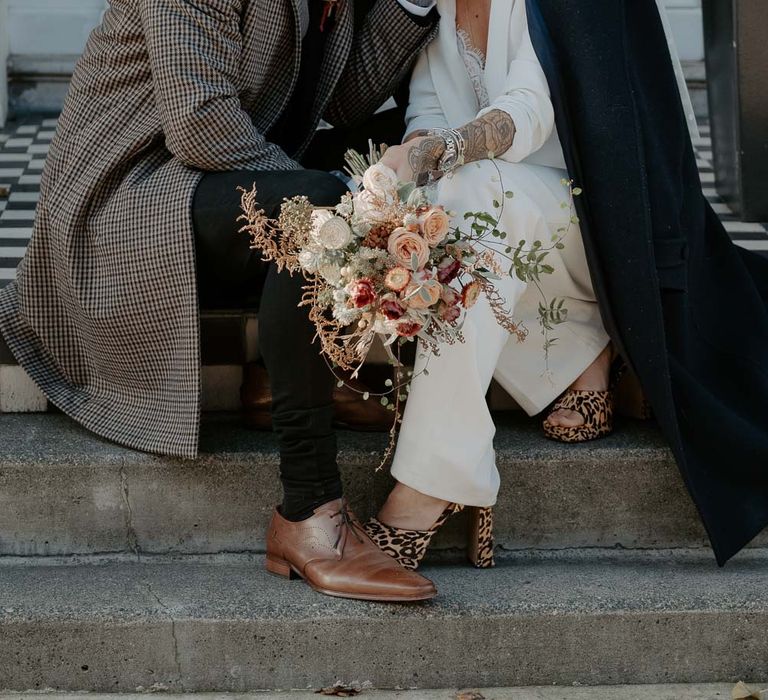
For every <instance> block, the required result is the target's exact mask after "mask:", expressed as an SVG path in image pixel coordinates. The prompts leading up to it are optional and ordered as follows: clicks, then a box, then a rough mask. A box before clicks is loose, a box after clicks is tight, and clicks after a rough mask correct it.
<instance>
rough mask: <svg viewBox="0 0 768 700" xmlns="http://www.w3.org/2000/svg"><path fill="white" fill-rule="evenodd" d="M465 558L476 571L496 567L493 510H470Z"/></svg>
mask: <svg viewBox="0 0 768 700" xmlns="http://www.w3.org/2000/svg"><path fill="white" fill-rule="evenodd" d="M471 511H472V512H471V520H470V523H469V541H468V543H467V556H468V558H469V561H470V562H471V563H472V566H474V567H475V568H476V569H491V568H493V567H494V566H496V559H495V558H494V556H493V549H494V542H493V508H476V507H475V508H472V509H471Z"/></svg>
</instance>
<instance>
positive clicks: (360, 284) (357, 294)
mask: <svg viewBox="0 0 768 700" xmlns="http://www.w3.org/2000/svg"><path fill="white" fill-rule="evenodd" d="M347 292H348V293H349V297H350V299H351V301H352V304H353V305H354V306H355V307H356V308H358V309H362V308H363V307H364V306H368V305H369V304H373V302H374V301H376V290H375V289H374V288H373V282H371V280H369V279H368V278H367V277H363V278H362V279H359V280H355V281H354V282H350V283H349V284H348V285H347Z"/></svg>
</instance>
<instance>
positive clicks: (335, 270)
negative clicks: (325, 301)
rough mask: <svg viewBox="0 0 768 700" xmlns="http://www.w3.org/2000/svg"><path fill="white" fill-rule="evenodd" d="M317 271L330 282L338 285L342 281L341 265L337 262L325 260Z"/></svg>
mask: <svg viewBox="0 0 768 700" xmlns="http://www.w3.org/2000/svg"><path fill="white" fill-rule="evenodd" d="M317 272H318V273H319V274H320V276H321V277H322V278H323V279H324V280H325V281H326V282H328V284H333V285H337V284H339V282H341V267H340V266H339V265H337V264H336V263H329V262H324V263H322V264H321V265H320V266H319V267H318V268H317Z"/></svg>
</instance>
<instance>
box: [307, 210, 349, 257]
mask: <svg viewBox="0 0 768 700" xmlns="http://www.w3.org/2000/svg"><path fill="white" fill-rule="evenodd" d="M312 237H313V238H314V239H315V241H317V243H318V244H319V245H321V246H323V248H325V249H326V250H341V249H342V248H346V247H347V246H348V245H349V244H350V243H351V242H352V229H351V228H350V227H349V224H348V223H347V222H346V221H344V219H342V218H341V217H340V216H331V218H330V219H328V220H327V221H325V222H324V223H323V225H322V226H320V228H319V229H318V230H317V231H316V232H315V233H314V234H313V236H312Z"/></svg>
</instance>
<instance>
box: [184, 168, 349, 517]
mask: <svg viewBox="0 0 768 700" xmlns="http://www.w3.org/2000/svg"><path fill="white" fill-rule="evenodd" d="M254 183H255V184H256V188H257V190H258V193H259V203H260V205H261V206H262V207H263V208H264V210H265V211H266V213H267V215H269V216H273V215H275V214H277V213H278V211H279V207H280V204H281V203H282V201H283V198H285V197H291V196H294V195H297V194H303V195H306V196H307V197H309V199H310V201H311V202H313V203H314V204H316V205H319V206H323V205H333V204H336V203H338V201H339V199H340V198H341V196H342V195H343V194H344V192H346V187H345V186H344V183H343V182H341V180H339V179H338V178H336V177H335V176H333V175H330V174H328V173H326V172H322V171H318V170H298V171H293V172H253V171H232V172H218V173H206V174H205V175H204V176H203V178H202V180H201V181H200V184H199V185H198V187H197V190H196V193H195V197H194V200H193V205H192V220H193V223H194V230H195V240H196V247H197V276H198V289H199V296H200V304H201V306H202V307H203V308H236V309H240V308H243V307H258V309H259V347H260V350H261V355H262V358H263V360H264V364H265V365H266V368H267V372H268V373H269V378H270V383H271V388H272V423H273V426H274V430H275V432H276V433H277V435H278V439H279V443H280V478H281V481H282V484H283V491H284V499H283V508H282V510H283V513H284V514H285V516H286V517H288V518H294V519H301V518H302V517H307V516H308V515H310V514H311V513H312V510H314V508H315V507H317V506H318V505H321V504H323V503H327V502H328V501H331V500H333V499H335V498H339V497H340V496H341V494H342V484H341V477H340V475H339V469H338V466H337V463H336V434H335V432H334V428H333V387H334V381H335V380H334V377H333V374H332V372H331V371H330V370H329V368H328V366H327V365H326V362H325V360H324V359H323V357H322V356H321V355H320V353H319V350H318V347H317V344H316V343H313V342H312V341H313V338H314V335H315V329H314V326H313V324H312V323H311V322H310V321H309V318H308V316H307V309H306V308H304V307H302V308H299V307H298V304H299V301H300V299H301V295H302V285H303V283H304V279H303V277H302V276H301V275H294V276H291V275H289V274H288V273H287V272H285V271H283V272H280V273H278V272H277V267H276V266H275V265H274V264H272V263H265V262H263V261H262V260H261V256H260V255H259V253H258V251H254V250H251V249H250V247H249V242H250V241H249V238H248V236H247V234H245V233H238V229H239V228H240V226H241V222H240V223H239V222H237V217H238V216H239V215H240V213H241V211H240V193H239V192H238V191H237V187H238V185H240V186H243V187H246V188H250V187H251V185H252V184H254Z"/></svg>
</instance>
